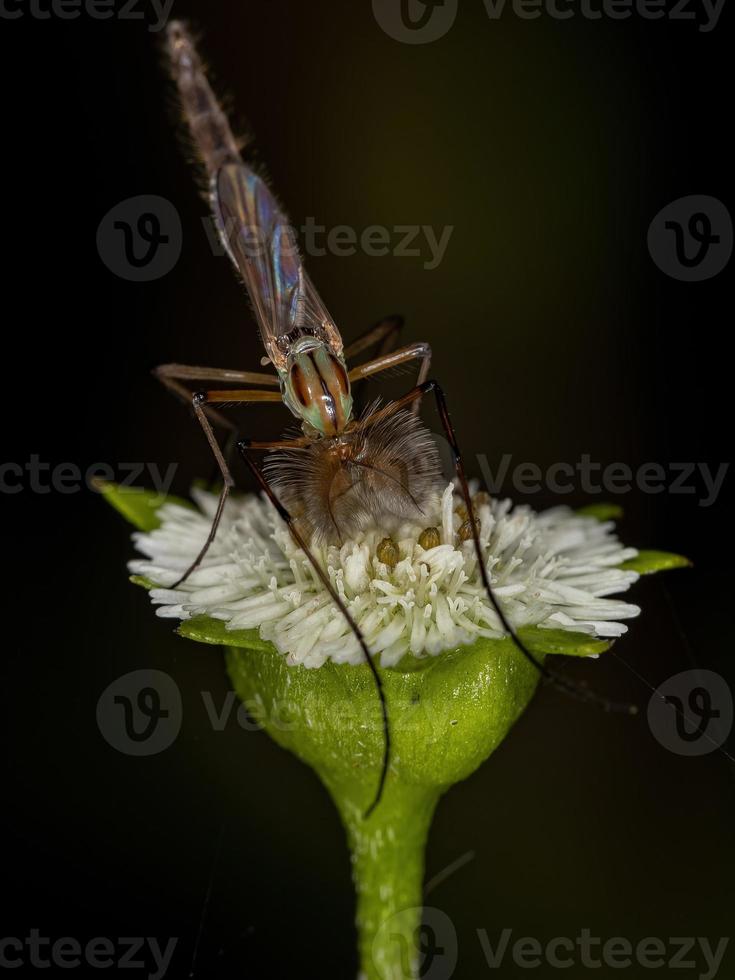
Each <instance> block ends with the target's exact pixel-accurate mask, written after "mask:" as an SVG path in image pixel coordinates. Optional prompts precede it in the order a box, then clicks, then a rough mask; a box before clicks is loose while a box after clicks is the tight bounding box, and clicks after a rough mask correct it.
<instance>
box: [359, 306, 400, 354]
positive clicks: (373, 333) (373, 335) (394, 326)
mask: <svg viewBox="0 0 735 980" xmlns="http://www.w3.org/2000/svg"><path fill="white" fill-rule="evenodd" d="M403 324H404V320H403V317H402V316H398V315H396V316H387V317H385V318H384V319H383V320H381V321H380V323H376V324H375V326H373V327H370V328H369V329H368V330H366V331H365V333H363V334H360V336H359V337H356V338H355V340H353V341H352V343H351V344H349V345H348V346H347V347H345V349H344V357H345V360H346V361H349V360H351V359H352V358H353V357H355V355H356V354H361V353H362V352H363V351H364V350H367V349H368V347H372V346H374V345H375V344H379V343H381V341H382V342H383V344H382V346H381V349H380V351H379V354H386V353H387V350H386V349H385V347H386V344H389V343H391V342H392V341H393V340H394V338H395V337H396V336H397V334H398V333H399V332H400V331H401V330H402V329H403Z"/></svg>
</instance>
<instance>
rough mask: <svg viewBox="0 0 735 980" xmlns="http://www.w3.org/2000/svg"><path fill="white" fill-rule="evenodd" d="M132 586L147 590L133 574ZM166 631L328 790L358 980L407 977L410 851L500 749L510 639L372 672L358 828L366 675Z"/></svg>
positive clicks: (519, 668) (522, 688)
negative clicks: (205, 663) (384, 771)
mask: <svg viewBox="0 0 735 980" xmlns="http://www.w3.org/2000/svg"><path fill="white" fill-rule="evenodd" d="M99 489H100V491H101V492H102V493H103V494H104V496H105V497H106V498H107V500H108V501H109V502H110V503H111V504H112V506H113V507H115V508H116V509H117V510H119V511H120V512H121V513H122V514H123V516H124V517H126V518H127V519H128V520H129V521H130V522H131V523H133V524H134V525H135V526H136V527H137V528H138V529H139V530H143V531H150V530H152V529H153V528H155V527H157V526H158V519H157V516H156V511H157V508H158V507H159V506H161V504H162V503H163V502H164V501H163V500H162V499H161V498H160V497H159V496H157V495H154V494H151V493H147V492H145V491H135V492H131V491H122V490H121V489H120V488H117V487H115V486H114V485H112V484H102V485H100V486H99ZM169 499H171V498H169ZM177 502H179V503H182V501H177ZM586 513H588V514H589V516H594V517H596V518H598V519H600V520H608V519H610V518H612V517H617V516H619V511H618V509H616V508H612V507H610V506H607V505H596V506H595V507H594V508H588V509H587V511H586ZM686 564H688V562H687V561H686V559H684V558H682V557H680V556H678V555H670V554H665V553H664V552H654V551H649V552H641V553H640V554H639V555H638V557H637V558H634V559H632V560H631V561H628V562H626V563H625V564H624V565H623V566H622V567H624V568H627V569H632V570H634V571H638V572H640V573H642V574H645V573H648V572H655V571H660V570H663V569H669V568H677V567H681V566H683V565H686ZM133 581H135V582H136V583H137V584H140V585H144V586H146V587H151V586H152V583H151V582H148V581H146V580H144V579H141V578H139V577H136V578H134V579H133ZM178 631H179V633H180V634H181V635H182V636H185V637H188V638H189V639H192V640H198V641H199V642H202V643H208V644H217V645H221V646H224V647H225V648H226V655H225V656H226V664H227V669H228V672H229V675H230V678H231V680H232V683H233V685H234V687H235V690H236V692H237V694H238V695H239V697H240V698H241V700H242V701H243V703H244V704H245V706H246V707H247V708H248V711H249V713H250V714H251V715H252V716H253V718H254V719H255V720H256V721H258V722H260V723H261V724H262V726H263V727H264V728H265V729H266V731H267V732H268V733H269V734H270V735H271V737H272V738H273V739H274V740H275V741H276V742H277V743H278V744H279V745H282V746H283V747H284V748H287V749H290V750H291V751H292V752H293V753H294V754H295V755H297V756H298V757H299V758H300V759H302V760H303V761H304V762H306V763H307V764H308V765H310V766H312V768H313V769H314V770H315V771H316V772H317V774H318V775H319V777H320V779H321V780H322V782H323V783H324V785H325V786H326V787H327V789H328V790H329V792H330V794H331V796H332V798H333V800H334V802H335V804H336V806H337V808H338V810H339V812H340V814H341V817H342V820H343V822H344V825H345V828H346V831H347V836H348V841H349V845H350V848H351V852H352V860H353V873H354V880H355V887H356V890H357V924H358V932H359V946H360V961H361V970H362V976H364V977H366V978H369V980H373V978H381V980H388V978H390V980H399V978H404V977H405V978H413V977H416V976H418V969H419V963H418V959H419V956H418V950H417V942H416V936H417V931H418V926H419V924H420V920H421V905H422V878H423V864H424V858H423V855H424V844H425V840H426V835H427V833H428V829H429V825H430V823H431V818H432V814H433V812H434V808H435V806H436V804H437V801H438V800H439V797H440V796H441V794H442V793H443V792H444V791H445V790H447V789H448V788H449V787H450V786H451V785H452V784H453V783H455V782H457V781H458V780H460V779H464V778H466V777H467V776H469V775H470V774H471V773H472V772H474V770H475V769H476V768H477V767H478V766H479V765H480V763H482V762H483V761H484V760H485V759H486V758H487V757H488V756H489V755H490V753H491V752H493V750H494V749H495V748H496V747H497V746H498V745H499V744H500V742H501V741H502V740H503V738H504V737H505V735H506V734H507V732H508V730H509V729H510V727H511V726H512V725H513V723H514V722H515V721H516V719H517V718H518V717H519V716H520V714H521V713H522V712H523V710H524V708H525V707H526V706H527V704H528V703H529V701H530V700H531V698H532V696H533V693H534V691H535V689H536V686H537V684H538V680H539V674H538V672H537V671H536V670H535V668H534V667H533V666H532V665H531V664H530V663H529V662H528V661H527V660H526V659H525V657H524V656H523V655H522V653H521V652H520V651H519V650H518V648H517V647H516V646H515V644H514V643H513V642H512V640H510V639H501V640H489V639H484V638H481V639H478V640H477V641H476V642H475V643H473V644H472V645H470V646H462V647H458V648H455V649H450V650H446V651H444V652H443V653H441V654H439V655H438V656H435V657H426V658H423V659H417V658H414V657H412V656H410V655H409V656H406V657H404V658H403V660H402V661H401V662H400V663H399V664H398V665H397V666H396V667H393V668H380V674H381V678H382V680H383V685H384V689H385V695H386V700H387V705H388V711H389V716H390V726H391V737H392V745H391V767H390V772H389V774H388V778H387V781H386V786H385V792H384V795H383V799H382V800H381V802H380V804H379V806H378V807H377V808H376V809H375V810H374V811H373V813H372V814H371V815H370V817H368V818H365V817H364V816H363V814H364V813H365V810H366V808H367V807H368V806H369V804H370V802H371V801H372V799H373V796H374V793H375V789H376V784H377V780H378V775H379V772H380V766H381V760H382V756H383V729H382V722H381V712H380V704H379V702H378V699H377V697H376V692H375V685H374V681H373V678H372V676H371V674H370V671H369V669H368V667H367V665H359V666H351V665H348V664H335V663H332V662H327V663H326V664H324V665H323V666H322V667H319V668H318V669H307V668H305V667H302V666H293V667H292V666H288V665H287V663H286V659H285V657H284V656H283V655H282V654H280V653H279V652H278V651H277V650H276V649H275V647H274V646H273V645H272V644H271V643H269V642H267V641H264V640H262V639H261V638H260V636H259V634H258V632H257V631H256V630H241V631H231V630H227V629H226V628H225V624H224V623H222V622H220V621H218V620H215V619H211V618H209V617H204V616H202V617H198V618H195V619H191V620H188V621H184V622H182V623H181V624H180V625H179V627H178ZM521 636H522V638H523V639H524V640H525V641H526V643H527V644H528V646H529V647H530V649H531V650H532V651H533V652H534V653H535V654H536V656H537V658H538V659H539V660H541V661H543V659H544V658H545V656H547V655H549V654H565V655H568V656H578V657H586V656H591V655H593V654H599V653H602V652H604V651H605V650H607V649H608V648H609V646H610V643H608V642H606V641H603V640H597V639H594V638H591V637H589V636H588V635H586V634H584V633H575V632H568V631H562V630H548V629H539V628H529V629H524V630H522V631H521ZM407 951H408V952H407ZM411 951H412V952H411Z"/></svg>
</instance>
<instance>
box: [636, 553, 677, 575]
mask: <svg viewBox="0 0 735 980" xmlns="http://www.w3.org/2000/svg"><path fill="white" fill-rule="evenodd" d="M691 564H692V563H691V562H690V561H689V559H688V558H685V557H684V556H683V555H674V554H671V553H670V552H668V551H639V552H638V554H637V555H636V557H635V558H630V559H629V560H628V561H624V562H623V564H622V565H619V566H618V567H619V568H622V569H624V570H625V571H627V572H638V574H639V575H652V574H653V573H654V572H668V571H669V570H670V569H672V568H690V567H691Z"/></svg>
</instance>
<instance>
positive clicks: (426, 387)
mask: <svg viewBox="0 0 735 980" xmlns="http://www.w3.org/2000/svg"><path fill="white" fill-rule="evenodd" d="M429 392H432V393H433V395H434V398H435V400H436V407H437V411H438V413H439V418H440V420H441V423H442V428H443V429H444V433H445V435H446V437H447V440H448V441H449V445H450V446H451V449H452V456H453V459H454V469H455V472H456V474H457V478H458V479H459V484H460V488H461V490H462V497H463V499H464V503H465V507H466V508H467V518H468V523H469V526H470V529H471V532H472V541H473V543H474V547H475V554H476V556H477V564H478V567H479V569H480V578H481V579H482V584H483V586H484V587H485V592H486V593H487V597H488V599H489V601H490V604H491V606H492V607H493V609H494V610H495V612H496V614H497V616H498V619H499V620H500V623H501V625H502V627H503V629H504V630H505V632H506V633H508V635H509V636H510V638H511V639H512V640H513V642H514V643H515V645H516V646H517V647H518V649H519V650H520V652H521V653H522V654H523V656H524V657H525V658H526V660H528V661H529V662H530V663H531V664H533V666H534V667H535V668H536V670H538V672H539V673H540V674H541V675H542V676H543V677H544V678H545V679H546V680H547V681H549V682H551V683H552V684H554V686H556V687H558V688H560V689H561V690H563V691H566V693H567V694H571V695H572V696H573V697H575V698H577V700H579V701H588V702H591V703H593V704H597V705H599V706H600V707H601V708H603V709H604V710H605V711H615V712H621V713H624V714H635V713H636V712H637V708H636V707H635V705H631V704H619V703H617V702H614V701H610V700H609V699H608V698H605V697H602V696H601V695H599V694H596V693H595V692H594V691H590V690H589V689H588V688H586V687H583V686H581V685H579V684H575V683H574V682H573V681H570V680H567V678H565V677H563V676H561V675H560V674H558V673H557V672H556V671H555V670H551V668H549V667H547V666H546V665H545V664H543V663H541V662H540V661H539V660H537V659H536V657H535V656H534V655H533V654H532V653H531V651H530V650H529V649H528V647H527V646H526V644H525V643H524V642H523V640H521V639H520V637H519V636H518V633H517V632H516V630H515V629H514V627H513V626H512V625H511V623H510V622H509V620H508V617H507V616H506V615H505V613H504V612H503V609H502V607H501V605H500V603H499V601H498V599H497V598H496V596H495V593H494V592H493V589H492V586H491V585H490V577H489V575H488V573H487V567H486V565H485V561H484V559H483V555H482V547H481V545H480V538H479V535H478V533H477V523H476V520H475V512H474V508H473V506H472V497H471V495H470V490H469V486H468V484H467V476H466V474H465V470H464V463H463V462H462V454H461V452H460V449H459V443H458V441H457V435H456V433H455V431H454V426H453V425H452V421H451V419H450V417H449V409H448V408H447V401H446V398H445V396H444V392H443V391H442V389H441V387H440V385H439V383H438V382H437V381H433V380H432V381H425V382H424V383H423V384H420V385H417V386H416V387H415V388H412V389H411V391H409V392H408V393H407V394H405V395H403V397H402V398H399V399H397V400H396V401H394V402H391V404H390V405H386V407H385V408H383V409H380V410H379V411H378V412H375V413H374V414H373V415H372V416H370V417H369V418H367V419H364V420H362V421H361V422H359V423H358V425H357V427H358V428H361V427H363V426H367V425H372V424H374V423H375V422H376V421H378V420H379V419H380V418H385V417H387V416H389V415H392V414H393V412H395V411H398V409H400V408H403V407H405V406H406V405H408V404H411V403H415V402H416V400H417V398H418V399H421V397H422V396H423V395H425V394H428V393H429Z"/></svg>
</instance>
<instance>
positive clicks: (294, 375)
mask: <svg viewBox="0 0 735 980" xmlns="http://www.w3.org/2000/svg"><path fill="white" fill-rule="evenodd" d="M291 391H292V392H293V393H294V396H295V398H296V400H297V401H298V403H299V404H300V405H301V407H302V408H307V407H308V405H309V400H308V394H307V391H306V381H305V379H304V373H303V371H302V370H301V368H300V367H299V366H298V364H294V366H293V367H292V368H291Z"/></svg>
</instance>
